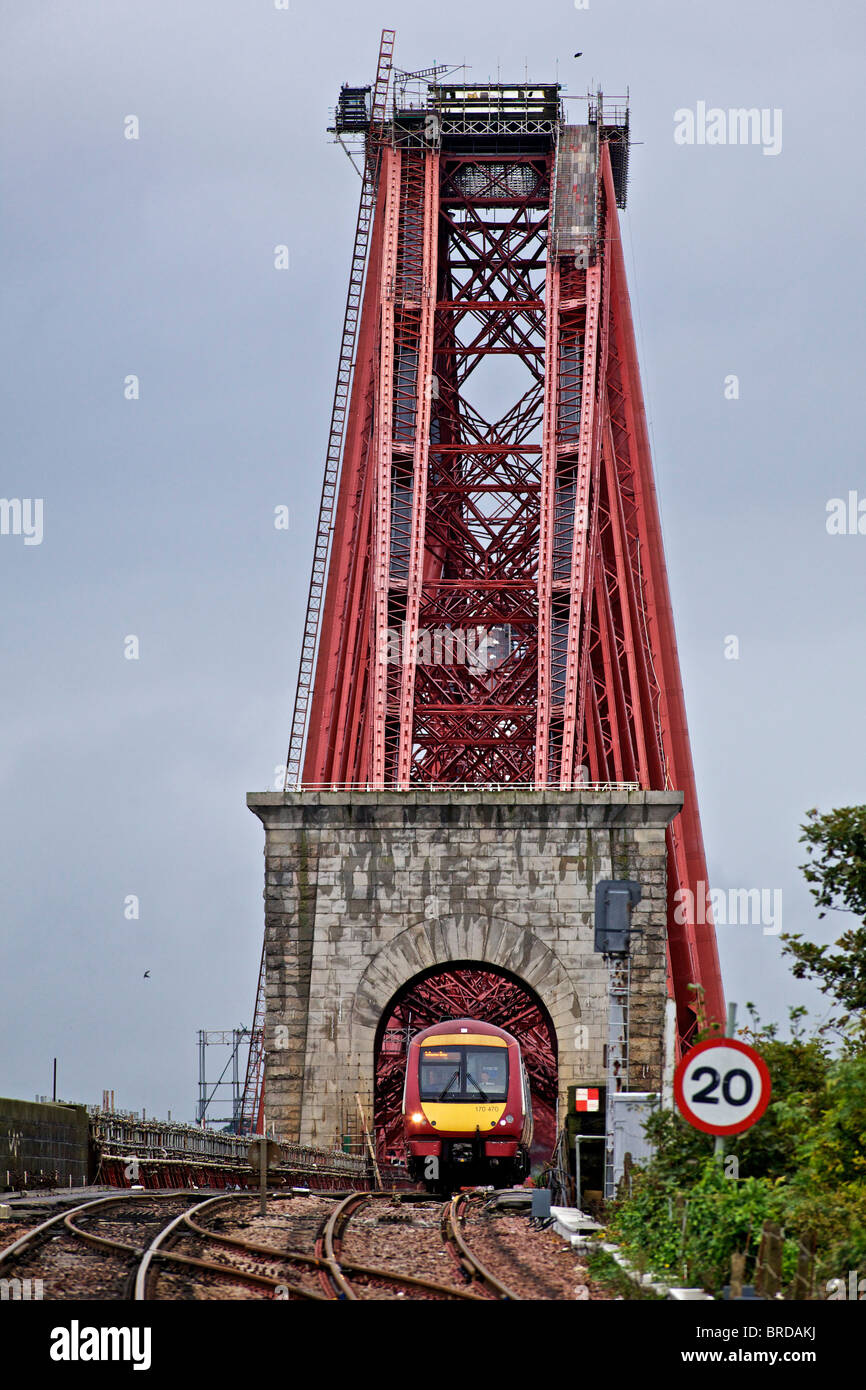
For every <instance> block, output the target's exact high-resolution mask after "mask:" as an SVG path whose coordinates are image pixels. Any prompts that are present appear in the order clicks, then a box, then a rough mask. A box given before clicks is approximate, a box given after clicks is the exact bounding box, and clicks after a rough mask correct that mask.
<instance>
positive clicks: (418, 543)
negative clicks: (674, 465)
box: [304, 132, 724, 1038]
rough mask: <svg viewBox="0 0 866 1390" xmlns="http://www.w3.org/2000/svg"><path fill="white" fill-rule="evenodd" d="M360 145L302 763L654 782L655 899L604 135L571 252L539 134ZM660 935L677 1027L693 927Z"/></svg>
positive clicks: (695, 955)
mask: <svg viewBox="0 0 866 1390" xmlns="http://www.w3.org/2000/svg"><path fill="white" fill-rule="evenodd" d="M384 138H385V148H384V151H383V159H382V170H381V176H380V181H379V195H378V203H377V208H376V215H375V221H374V226H373V232H372V237H371V255H370V264H369V269H368V276H367V284H366V289H365V295H364V302H363V312H362V314H361V320H360V331H359V335H358V353H357V358H356V362H355V368H354V379H353V385H352V394H351V406H350V409H349V413H348V423H347V429H346V443H345V450H344V454H343V465H342V475H341V480H340V491H339V497H338V503H337V507H336V520H335V526H334V532H333V541H332V547H331V557H330V566H329V571H328V586H327V591H326V596H325V601H324V608H323V618H322V624H321V639H320V643H319V650H318V660H317V666H316V684H315V691H314V697H313V702H312V703H313V708H314V712H315V718H314V720H313V723H312V725H311V728H310V734H309V742H308V746H307V753H306V758H305V761H304V780H305V781H307V782H310V783H320V784H321V783H329V782H339V783H352V782H357V783H360V784H367V785H373V786H385V785H401V786H405V785H409V784H423V783H425V782H440V783H441V782H448V781H453V782H459V783H482V784H483V783H497V782H508V781H513V782H519V783H526V784H532V783H534V784H535V785H541V786H544V785H553V786H557V787H562V788H566V789H567V788H570V787H572V786H575V785H577V784H578V783H579V782H580V781H581V780H582V779H583V777H584V776H585V775H586V773H588V774H589V776H590V778H591V779H592V780H599V781H614V782H619V781H627V782H631V781H638V782H639V783H640V785H641V786H642V787H646V788H658V789H662V788H665V787H675V788H678V789H681V790H682V791H683V793H684V795H685V804H684V808H683V811H682V814H681V815H680V817H678V818H677V819H676V820H675V821H674V822H673V824H672V826H671V827H670V830H669V833H668V846H669V856H668V863H669V885H670V894H671V901H673V894H674V893H675V892H676V891H677V889H678V888H680V887H688V886H692V887H694V884H695V883H696V882H697V881H699V880H701V879H702V880H703V881H704V882H706V881H707V874H706V866H705V860H704V851H703V844H702V840H701V831H700V822H699V818H698V812H697V802H696V796H695V786H694V773H693V770H692V765H691V755H690V751H689V743H688V733H687V728H686V721H685V708H684V702H683V696H682V689H681V682H680V676H679V666H678V659H677V652H676V642H675V635H674V628H673V619H672V615H671V609H670V596H669V592H668V584H667V575H666V571H665V564H664V555H663V551H662V541H661V531H660V524H659V518H658V508H657V502H656V496H655V487H654V482H653V474H652V464H651V458H650V451H649V442H648V435H647V428H646V420H645V415H644V407H643V400H642V395H641V390H640V378H639V373H638V364H637V354H636V349H635V342H634V332H633V327H632V321H631V312H630V307H629V298H628V289H627V284H626V278H625V269H624V264H623V256H622V248H621V242H620V235H619V224H618V217H617V210H616V197H615V190H614V184H613V174H612V169H611V162H610V156H609V150H608V146H607V143H606V140H605V137H604V134H603V132H602V138H601V144H600V151H599V171H600V172H599V179H598V184H597V219H596V226H597V237H596V240H595V243H594V249H593V250H592V252H591V254H590V255H589V257H588V259H584V261H582V262H581V261H580V259H579V258H578V259H577V260H575V256H574V253H573V252H568V253H566V252H565V251H560V250H559V249H558V248H555V247H553V245H552V239H551V237H550V236H549V234H548V229H549V226H550V223H551V218H552V216H553V210H554V208H555V198H554V194H553V190H552V187H551V185H552V182H553V175H554V170H555V168H556V150H555V141H554V139H551V142H550V147H549V148H548V149H547V150H545V151H541V152H540V151H539V149H538V148H534V149H531V150H527V149H522V148H521V147H520V144H519V142H515V145H514V149H513V152H512V150H511V149H509V150H507V151H506V152H505V153H499V154H496V155H490V154H485V155H480V154H474V153H472V152H467V151H466V149H458V148H457V147H456V146H455V147H450V146H449V143H448V141H447V140H443V142H442V145H441V148H439V149H436V148H432V147H425V146H424V145H423V144H419V145H414V146H413V145H404V146H398V145H397V144H394V143H393V142H392V143H391V144H388V138H387V136H386V137H384ZM503 362H507V363H508V364H509V366H510V367H511V368H512V370H511V371H509V373H508V374H507V377H498V378H497V379H498V380H499V381H500V391H499V395H498V396H496V397H493V398H494V399H496V400H497V406H496V414H497V415H498V418H488V415H489V414H490V411H489V410H488V409H487V408H486V406H484V405H483V404H482V403H483V402H485V401H487V400H489V399H491V397H490V395H489V393H488V392H486V391H485V389H484V382H485V381H486V379H487V376H488V375H490V377H491V380H492V378H493V374H494V373H498V372H499V367H500V364H501V363H503ZM485 364H486V365H485ZM479 387H481V391H479ZM509 390H510V391H511V393H512V394H511V396H510V398H509V395H508V392H509ZM494 629H495V632H494V633H493V635H492V636H491V632H492V630H494ZM437 632H439V634H440V639H441V638H442V634H443V633H445V634H448V635H449V636H448V640H449V641H451V640H452V639H453V641H454V642H456V643H457V646H456V647H454V646H453V642H452V647H450V648H448V651H449V655H448V656H447V658H446V657H444V656H443V655H442V652H443V650H444V648H443V647H442V645H441V640H440V647H439V648H436V647H435V643H434V639H435V638H436V633H437ZM479 634H481V635H479ZM482 638H484V641H485V645H484V652H483V658H482V659H478V657H477V650H478V648H477V643H478V642H479V641H481V640H482ZM491 643H492V646H491ZM460 644H462V645H460ZM473 644H475V645H473ZM453 650H457V651H458V653H462V655H460V656H459V659H456V660H455V659H453ZM491 650H492V651H493V656H492V657H491ZM472 652H474V653H475V655H474V656H471V655H467V653H472ZM437 653H438V654H437ZM584 769H585V770H586V771H585V772H584ZM669 928H670V929H669V952H670V971H671V989H672V992H673V993H674V995H675V997H676V999H677V1006H678V1014H679V1026H680V1033H681V1036H682V1037H683V1038H687V1037H688V1036H689V1035H690V1033H691V1031H692V1030H693V1027H694V1008H693V1007H692V1006H691V1002H690V996H689V986H690V985H692V984H693V983H697V984H700V985H702V986H703V989H704V991H705V1000H704V1002H705V1005H706V1009H707V1013H708V1015H709V1016H710V1017H711V1018H715V1019H722V1018H723V1017H724V1000H723V997H722V989H721V980H720V974H719V967H718V958H717V954H716V947H715V939H714V935H713V929H712V927H711V926H710V925H705V926H703V927H691V926H685V927H680V926H678V925H677V924H676V923H675V921H674V919H673V913H672V912H671V914H670V923H669Z"/></svg>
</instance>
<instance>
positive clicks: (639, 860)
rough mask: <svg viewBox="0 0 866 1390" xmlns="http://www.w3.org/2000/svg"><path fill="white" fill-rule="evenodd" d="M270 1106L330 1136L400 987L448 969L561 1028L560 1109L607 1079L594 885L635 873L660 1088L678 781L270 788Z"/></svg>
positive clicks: (648, 1072) (636, 1068)
mask: <svg viewBox="0 0 866 1390" xmlns="http://www.w3.org/2000/svg"><path fill="white" fill-rule="evenodd" d="M247 802H248V805H249V807H250V809H251V810H252V811H253V812H254V814H255V815H257V816H258V817H259V819H260V820H261V821H262V823H263V825H264V827H265V834H266V839H265V871H266V872H265V879H266V882H265V939H266V958H267V973H266V1016H265V1056H266V1062H265V1113H266V1117H267V1121H268V1124H269V1125H270V1124H271V1123H273V1124H274V1126H275V1128H276V1131H277V1133H278V1134H281V1135H283V1136H284V1137H285V1138H287V1139H291V1140H295V1141H300V1142H302V1143H309V1144H315V1145H319V1146H325V1147H328V1146H330V1145H332V1144H337V1143H338V1142H339V1137H340V1129H341V1123H342V1120H343V1118H344V1117H346V1116H348V1115H350V1114H354V1113H355V1094H356V1093H358V1094H360V1096H361V1098H362V1101H363V1103H364V1106H365V1109H366V1112H367V1116H368V1120H370V1119H371V1117H372V1113H373V1107H372V1093H373V1074H374V1051H375V1045H376V1031H377V1028H378V1027H379V1024H380V1021H381V1019H382V1014H383V1011H384V1010H385V1008H386V1006H387V1005H388V1003H389V1001H390V1000H391V999H393V997H394V995H395V994H396V993H397V991H398V990H400V989H402V988H403V986H404V985H406V984H407V983H408V982H409V981H410V980H412V979H413V978H414V977H415V976H417V975H418V974H420V973H422V972H424V971H426V970H430V969H431V968H433V967H435V966H437V965H446V966H447V965H450V964H452V963H454V964H457V963H479V964H486V965H489V966H492V967H495V968H497V969H499V970H506V971H508V972H509V973H511V974H513V975H514V976H516V977H517V978H518V979H519V980H521V981H523V982H524V983H525V984H526V985H527V986H529V987H530V989H531V990H533V991H534V992H535V993H536V994H537V996H538V997H539V999H540V1000H541V1002H542V1003H543V1004H544V1006H545V1008H546V1009H547V1012H548V1014H549V1015H550V1018H551V1020H552V1022H553V1025H554V1028H555V1031H556V1041H557V1053H558V1067H559V1104H560V1119H562V1118H563V1117H564V1114H565V1105H566V1101H567V1091H568V1087H569V1086H570V1085H581V1086H586V1085H589V1086H593V1085H604V1084H605V1080H606V1077H605V1056H604V1050H605V1045H606V1043H607V1030H608V1020H607V970H606V967H605V963H604V961H603V959H602V957H601V956H600V955H598V954H597V953H596V952H595V950H594V940H593V910H594V892H595V884H596V882H597V881H598V880H599V879H600V878H631V879H636V880H637V881H638V882H639V883H640V884H641V886H642V889H643V897H642V899H641V902H640V904H639V906H638V907H637V908H636V909H635V913H634V918H633V925H634V926H635V927H637V928H642V933H639V934H637V935H636V936H635V938H634V945H633V955H632V971H631V980H632V991H631V993H632V998H631V1010H630V1016H631V1032H630V1039H629V1058H630V1075H629V1085H630V1088H631V1089H633V1090H642V1091H651V1090H659V1091H660V1090H661V1086H662V1079H663V1071H664V1062H665V1058H664V1038H665V1001H666V997H667V989H666V893H667V886H666V855H665V828H666V826H667V825H668V824H669V823H670V821H671V820H672V819H673V818H674V817H675V816H676V815H677V813H678V811H679V809H680V807H681V805H682V796H681V794H680V793H679V792H670V791H668V792H645V791H625V790H623V791H580V790H578V791H569V792H561V791H554V790H543V791H526V790H509V789H508V788H504V789H502V790H501V791H495V790H491V789H488V788H474V789H471V790H467V791H461V790H457V789H453V790H447V791H431V790H426V789H420V788H419V790H418V791H411V792H390V791H372V792H351V793H349V792H315V793H311V792H279V793H274V792H266V793H259V794H252V795H250V796H249V797H248V798H247Z"/></svg>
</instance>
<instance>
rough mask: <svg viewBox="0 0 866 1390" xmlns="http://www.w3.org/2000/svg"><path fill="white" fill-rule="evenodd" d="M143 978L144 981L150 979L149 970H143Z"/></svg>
mask: <svg viewBox="0 0 866 1390" xmlns="http://www.w3.org/2000/svg"><path fill="white" fill-rule="evenodd" d="M143 978H144V979H145V980H149V979H150V971H149V970H145V972H144V976H143Z"/></svg>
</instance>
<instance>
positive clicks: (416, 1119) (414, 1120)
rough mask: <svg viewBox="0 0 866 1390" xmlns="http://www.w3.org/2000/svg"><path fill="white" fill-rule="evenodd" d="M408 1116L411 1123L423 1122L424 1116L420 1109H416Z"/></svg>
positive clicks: (418, 1123) (419, 1123) (420, 1123)
mask: <svg viewBox="0 0 866 1390" xmlns="http://www.w3.org/2000/svg"><path fill="white" fill-rule="evenodd" d="M409 1118H410V1119H411V1121H412V1123H413V1125H423V1123H424V1116H423V1115H422V1114H421V1111H420V1110H416V1111H415V1113H414V1114H413V1115H410V1116H409Z"/></svg>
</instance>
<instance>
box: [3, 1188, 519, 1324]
mask: <svg viewBox="0 0 866 1390" xmlns="http://www.w3.org/2000/svg"><path fill="white" fill-rule="evenodd" d="M481 1200H483V1199H482V1198H481V1194H471V1193H469V1194H466V1193H464V1194H460V1195H459V1196H457V1197H454V1198H452V1199H451V1200H450V1201H448V1202H446V1203H445V1204H444V1205H441V1204H438V1203H437V1199H433V1203H432V1204H431V1201H430V1199H424V1198H423V1197H421V1196H420V1194H418V1193H413V1194H411V1195H410V1194H408V1193H406V1194H392V1195H390V1196H389V1195H388V1194H383V1193H369V1192H351V1193H349V1194H348V1195H343V1194H340V1193H336V1194H323V1193H305V1194H303V1195H301V1194H294V1193H279V1194H276V1195H273V1194H272V1195H271V1197H270V1198H269V1211H268V1215H267V1217H260V1216H259V1215H258V1212H257V1201H258V1199H257V1197H254V1196H251V1195H249V1194H237V1193H233V1194H230V1195H220V1196H216V1197H208V1198H205V1199H202V1198H201V1197H200V1196H199V1195H198V1194H194V1193H189V1192H187V1193H178V1192H172V1193H154V1192H147V1193H138V1194H130V1193H124V1194H121V1195H114V1196H111V1197H104V1198H98V1199H96V1200H93V1201H89V1202H86V1203H82V1204H81V1205H79V1206H77V1207H74V1208H72V1209H71V1210H69V1211H66V1212H61V1213H59V1214H58V1215H56V1216H53V1217H51V1218H50V1219H49V1220H47V1221H44V1222H42V1223H41V1225H39V1226H37V1227H35V1228H34V1229H33V1230H31V1231H28V1232H26V1233H25V1234H24V1235H22V1236H20V1237H19V1238H18V1239H17V1240H16V1241H14V1242H13V1243H12V1244H11V1245H9V1246H8V1247H7V1248H6V1249H5V1250H2V1251H0V1272H2V1273H3V1275H4V1276H5V1275H6V1274H7V1273H8V1272H11V1273H14V1274H15V1275H23V1276H24V1277H31V1278H32V1277H34V1276H36V1277H38V1278H41V1279H42V1280H43V1284H44V1288H45V1294H44V1296H46V1297H48V1298H50V1299H76V1300H77V1299H88V1298H91V1299H120V1300H123V1299H134V1300H136V1301H147V1300H158V1299H171V1300H200V1299H239V1298H240V1299H244V1298H259V1299H260V1298H268V1299H283V1300H290V1301H291V1300H311V1301H324V1300H349V1301H356V1300H370V1299H386V1300H387V1299H393V1300H396V1299H406V1300H416V1299H417V1300H452V1301H453V1300H459V1301H470V1302H472V1301H480V1300H485V1299H486V1300H489V1299H501V1300H512V1299H518V1298H519V1297H520V1295H519V1294H517V1293H515V1292H514V1291H513V1290H511V1289H509V1288H508V1287H507V1286H506V1285H505V1284H504V1283H503V1282H502V1281H501V1280H500V1279H499V1278H498V1277H497V1276H496V1275H495V1274H494V1273H492V1272H491V1271H490V1269H488V1268H487V1266H486V1265H485V1264H484V1262H483V1261H482V1260H481V1259H480V1258H479V1257H478V1255H477V1253H475V1252H474V1251H473V1249H472V1246H471V1243H470V1242H469V1241H467V1238H466V1232H465V1223H466V1214H467V1212H468V1210H469V1208H470V1205H471V1204H472V1203H474V1202H478V1201H481ZM335 1202H336V1205H334V1203H335ZM250 1208H253V1210H250ZM358 1218H361V1219H360V1220H358ZM353 1220H354V1221H355V1226H354V1227H352V1224H351V1223H352V1222H353ZM250 1224H253V1226H254V1227H255V1230H254V1231H253V1233H250V1231H249V1230H248V1229H247V1228H248V1226H249V1225H250ZM350 1228H351V1229H350ZM347 1237H349V1240H348V1242H347ZM353 1242H354V1243H357V1244H359V1245H360V1246H361V1250H360V1255H361V1256H362V1257H358V1255H356V1253H354V1252H353V1251H352V1250H351V1249H347V1243H348V1244H352V1243H353ZM365 1242H366V1245H365ZM383 1249H384V1254H385V1259H386V1263H383V1262H382V1251H383ZM365 1250H366V1251H367V1252H369V1253H367V1254H365ZM448 1256H450V1259H449V1258H448ZM443 1260H444V1262H445V1268H444V1269H443V1267H442V1264H441V1263H438V1262H439V1261H443ZM431 1267H432V1269H433V1270H434V1271H435V1275H436V1277H430V1275H429V1271H430V1270H431ZM449 1276H450V1277H449Z"/></svg>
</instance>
